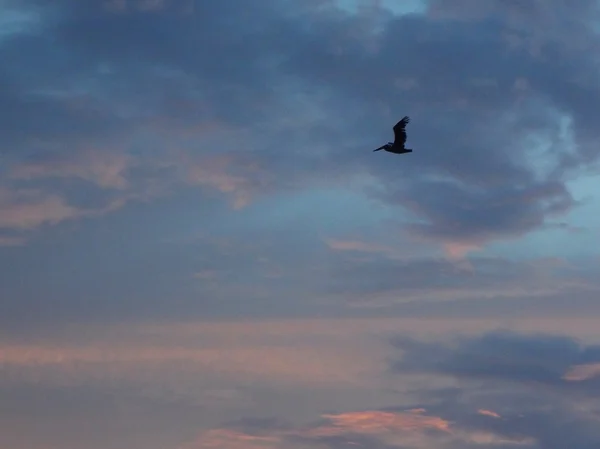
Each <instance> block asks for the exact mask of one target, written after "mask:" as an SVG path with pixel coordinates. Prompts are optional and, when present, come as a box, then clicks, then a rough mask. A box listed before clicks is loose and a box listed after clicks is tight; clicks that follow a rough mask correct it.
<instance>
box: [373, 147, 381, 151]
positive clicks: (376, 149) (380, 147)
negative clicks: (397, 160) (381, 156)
mask: <svg viewBox="0 0 600 449" xmlns="http://www.w3.org/2000/svg"><path fill="white" fill-rule="evenodd" d="M379 150H383V147H379V148H377V149H375V150H373V152H375V151H379Z"/></svg>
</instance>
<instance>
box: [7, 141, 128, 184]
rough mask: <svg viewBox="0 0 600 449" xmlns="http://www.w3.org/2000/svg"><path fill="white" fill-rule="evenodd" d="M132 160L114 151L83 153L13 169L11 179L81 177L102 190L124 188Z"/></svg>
mask: <svg viewBox="0 0 600 449" xmlns="http://www.w3.org/2000/svg"><path fill="white" fill-rule="evenodd" d="M133 163H134V159H133V158H132V157H131V156H129V155H127V154H124V153H119V152H114V151H100V150H85V151H81V152H79V153H77V155H76V156H75V157H73V158H69V159H54V160H50V161H44V162H35V163H24V164H20V165H17V166H16V167H14V168H13V169H12V171H11V173H10V177H11V178H12V179H24V180H32V179H40V178H80V179H83V180H86V181H89V182H92V183H94V184H96V185H98V186H99V187H102V188H111V189H125V188H126V187H127V186H128V181H127V178H126V171H127V169H128V168H129V167H130V166H132V165H133Z"/></svg>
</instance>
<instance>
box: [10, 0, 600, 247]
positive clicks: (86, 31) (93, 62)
mask: <svg viewBox="0 0 600 449" xmlns="http://www.w3.org/2000/svg"><path fill="white" fill-rule="evenodd" d="M463 3H464V2H463ZM118 4H119V3H115V4H114V5H113V6H114V7H113V8H107V6H106V3H104V2H100V1H98V2H95V1H86V2H75V1H70V0H64V1H60V2H54V3H53V4H52V5H48V4H47V3H45V2H35V1H28V2H24V3H23V6H21V7H22V8H25V7H31V8H38V9H39V11H41V18H42V19H41V24H39V25H37V26H36V27H34V28H32V29H30V30H26V32H21V33H17V34H14V35H12V36H10V37H9V38H5V39H4V40H3V41H2V43H0V56H1V57H2V58H3V61H4V66H5V67H6V69H5V74H4V75H3V76H4V79H5V81H4V82H3V84H4V86H6V87H5V88H4V89H2V92H4V94H2V95H3V96H4V97H5V98H6V101H5V102H3V104H4V105H8V106H6V107H5V109H4V111H5V112H0V114H4V115H6V117H7V118H10V120H4V121H3V123H4V124H5V127H6V129H5V130H4V131H5V133H3V135H7V136H9V137H10V139H11V142H12V144H11V145H10V148H11V150H12V151H20V152H26V151H32V150H34V149H36V148H39V147H44V146H48V145H49V143H48V142H49V141H52V142H53V145H54V147H56V146H57V145H58V146H61V145H60V143H57V142H59V141H60V142H62V143H63V145H62V146H63V147H67V148H62V150H63V151H69V148H70V151H73V150H74V148H73V145H69V140H68V139H72V138H73V136H78V137H79V138H80V139H104V138H106V136H112V137H113V138H117V136H123V135H127V134H128V133H133V132H134V131H136V132H140V129H143V130H145V131H144V132H148V130H149V129H152V128H151V126H153V125H152V124H156V121H157V120H163V121H166V122H168V123H170V124H171V126H178V125H185V126H193V125H194V124H199V123H205V122H207V121H214V120H217V121H220V122H222V123H226V124H228V126H231V127H233V129H236V130H238V131H239V132H242V131H243V132H245V133H246V134H245V137H244V139H243V143H240V141H238V142H237V143H233V142H232V143H228V145H227V147H226V148H219V149H218V151H225V152H230V151H232V154H245V155H246V157H248V156H250V155H251V159H252V160H253V161H254V162H255V163H258V164H259V165H260V166H261V167H262V168H263V171H262V172H261V174H260V175H259V176H261V177H263V178H264V179H269V181H267V182H262V183H261V184H260V187H259V188H258V190H259V191H264V192H272V191H274V190H275V189H279V188H289V187H291V186H294V187H298V186H303V185H306V184H308V183H315V182H320V181H322V180H323V179H328V180H334V181H335V182H337V183H344V184H345V183H347V182H348V181H347V180H348V179H349V176H350V175H351V174H361V173H370V174H372V175H375V176H376V178H377V179H378V181H380V182H381V183H382V187H383V190H382V192H380V193H379V194H377V195H376V196H377V197H378V198H380V199H382V200H383V201H385V202H386V204H389V205H399V206H402V207H403V208H407V209H409V210H411V211H412V212H413V213H414V214H416V216H417V217H418V218H419V219H420V220H421V221H422V224H419V225H411V226H409V229H410V230H412V231H413V232H415V233H417V234H418V235H420V236H424V237H427V238H431V239H434V240H438V241H439V240H441V241H451V242H456V241H459V242H470V243H473V242H475V243H481V242H486V241H489V240H491V239H498V238H505V237H512V236H516V235H520V234H523V233H525V232H529V231H531V230H534V229H537V228H539V227H540V226H543V225H544V223H545V222H546V221H547V220H548V219H549V218H551V217H552V216H553V215H560V214H564V213H565V212H567V211H569V210H570V209H571V208H572V207H573V206H574V204H575V203H574V201H573V199H572V198H571V196H570V194H569V192H568V190H567V189H566V187H565V184H564V174H565V170H566V169H567V168H568V169H570V170H576V169H578V168H579V167H580V166H581V164H584V163H585V164H587V163H591V162H593V161H595V160H596V159H597V156H598V149H597V146H596V145H595V144H594V142H595V141H596V140H597V139H596V137H597V131H596V129H597V126H596V121H597V114H596V113H595V111H594V110H593V106H591V105H593V104H595V103H596V102H595V101H594V98H598V96H599V92H600V89H599V88H598V85H597V81H596V79H597V73H598V71H597V65H596V60H595V59H594V57H590V55H593V54H595V52H593V50H595V49H596V47H597V44H596V43H595V42H597V40H596V39H595V34H594V33H595V32H594V30H593V26H592V22H593V18H594V17H596V16H595V10H594V5H593V3H592V2H578V4H577V5H576V7H571V6H569V7H567V6H565V4H564V2H562V1H558V0H556V1H554V2H549V3H548V4H543V5H542V4H541V3H539V2H535V3H532V4H531V5H529V4H528V5H525V6H524V5H521V3H520V2H501V1H495V2H492V1H490V2H482V3H481V4H479V3H478V5H477V6H473V5H471V7H470V8H469V9H468V11H470V13H463V11H464V10H463V9H460V10H459V9H457V6H456V5H454V4H452V3H451V2H445V1H436V2H430V4H429V9H428V11H427V13H426V14H424V15H419V14H412V15H406V16H392V15H390V14H386V13H385V12H384V11H383V10H381V11H376V10H375V11H372V14H369V15H364V16H355V15H349V14H346V13H343V12H342V11H341V10H336V9H335V8H333V7H325V8H323V7H318V4H317V3H307V4H302V5H298V4H295V3H286V2H283V3H279V2H261V3H260V5H255V6H253V7H252V8H247V7H245V6H244V7H242V6H241V3H240V2H239V1H236V0H227V1H223V2H219V3H218V4H210V5H209V4H208V3H204V2H185V1H181V2H177V1H173V2H168V1H164V2H158V3H156V7H153V8H149V7H148V5H146V6H144V4H143V3H136V2H121V3H120V4H122V5H125V6H126V8H125V9H119V8H116V6H115V5H118ZM244 5H245V4H244ZM192 6H193V7H192ZM321 6H322V5H321ZM459 11H460V12H461V13H460V14H458V12H459ZM567 11H568V13H566V12H567ZM457 16H462V18H463V19H464V20H459V21H457V20H455V19H456V17H457ZM552 30H553V31H552ZM557 30H560V33H558V32H557ZM533 43H535V50H536V51H533V50H532V45H533ZM23 49H26V51H25V50H23ZM42 65H43V66H44V70H41V69H40V68H41V67H42ZM14 86H17V87H18V89H13V87H14ZM301 97H304V99H305V102H306V103H308V104H306V103H304V104H302V103H300V101H299V99H300V98H301ZM9 111H13V112H10V113H9ZM315 111H319V112H320V113H318V115H317V116H318V119H317V120H310V119H309V117H311V116H315ZM405 113H406V114H409V115H411V116H412V117H413V123H411V125H410V134H409V143H410V145H411V146H413V147H414V148H415V150H416V152H415V153H413V154H412V155H410V157H405V158H403V159H399V158H396V159H391V158H389V157H388V156H389V155H377V156H381V157H375V156H373V157H367V155H366V153H365V152H368V151H369V149H370V148H371V147H373V146H374V145H377V144H378V143H379V141H382V140H386V139H388V138H389V135H390V134H391V125H392V124H393V123H394V121H395V120H396V119H397V118H398V116H399V115H403V114H405ZM563 116H565V117H569V118H571V119H572V126H573V128H572V130H573V138H574V139H575V144H576V147H575V149H574V150H570V149H569V148H568V145H567V142H565V141H562V140H561V139H562V138H563V137H562V136H561V134H560V133H559V132H558V130H559V124H560V119H561V117H563ZM284 118H285V120H284ZM532 136H538V137H540V136H541V137H546V138H548V139H550V140H551V141H553V142H554V145H553V146H552V148H551V150H549V152H548V153H547V154H546V155H544V156H540V157H538V156H534V155H532V152H533V149H532V144H530V143H528V139H530V138H531V137H532ZM163 137H164V136H163ZM65 139H67V140H65ZM162 144H164V146H169V144H170V143H169V140H168V139H167V140H164V142H162ZM205 148H206V147H205ZM213 148H214V147H213ZM317 149H318V150H317ZM75 151H77V150H75ZM211 151H214V150H211ZM369 156H371V155H369ZM541 158H544V160H546V159H547V160H548V162H549V163H550V168H549V169H547V170H546V171H545V172H543V173H541V174H540V168H539V167H536V166H537V165H540V164H539V161H540V160H541ZM552 159H554V160H553V161H552ZM391 161H393V162H391ZM239 163H242V164H245V163H246V162H239Z"/></svg>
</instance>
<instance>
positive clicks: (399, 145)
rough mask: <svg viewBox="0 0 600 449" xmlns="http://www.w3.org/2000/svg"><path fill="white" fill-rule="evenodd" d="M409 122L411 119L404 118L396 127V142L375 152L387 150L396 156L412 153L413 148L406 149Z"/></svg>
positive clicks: (389, 143) (387, 144)
mask: <svg viewBox="0 0 600 449" xmlns="http://www.w3.org/2000/svg"><path fill="white" fill-rule="evenodd" d="M409 122H410V118H409V117H408V116H405V117H404V118H402V120H400V121H399V122H398V123H396V124H395V125H394V141H393V142H388V143H386V144H385V145H382V146H380V147H379V148H377V149H375V150H373V151H379V150H385V151H387V152H389V153H394V154H405V153H412V149H411V148H405V147H404V145H405V144H406V125H407V124H408V123H409Z"/></svg>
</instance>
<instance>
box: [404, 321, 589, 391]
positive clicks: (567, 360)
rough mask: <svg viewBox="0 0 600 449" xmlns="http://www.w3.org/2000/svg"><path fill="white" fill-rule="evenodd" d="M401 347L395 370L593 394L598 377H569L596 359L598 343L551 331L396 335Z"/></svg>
mask: <svg viewBox="0 0 600 449" xmlns="http://www.w3.org/2000/svg"><path fill="white" fill-rule="evenodd" d="M393 345H394V346H395V347H397V348H398V349H402V350H403V355H402V359H401V360H400V361H399V362H398V363H397V364H396V365H395V366H394V369H395V370H397V371H403V370H409V371H417V372H431V373H436V374H442V375H449V376H453V377H456V378H458V379H466V380H481V381H489V382H502V381H507V382H516V383H523V384H531V385H535V384H539V385H549V386H553V387H557V388H564V389H566V390H567V391H570V392H572V393H574V392H577V391H579V392H581V391H586V392H588V393H589V392H595V393H594V394H598V385H599V383H598V379H597V378H596V376H594V375H590V377H589V378H587V379H579V380H577V381H574V380H572V379H569V378H568V377H569V376H568V374H569V372H570V370H571V369H573V368H574V367H576V366H578V365H590V364H597V363H600V346H598V345H585V344H583V343H580V342H578V341H576V340H574V339H573V338H569V337H563V336H555V335H520V334H514V333H511V332H503V331H497V332H493V333H489V334H486V335H483V336H481V337H460V338H457V339H456V341H455V342H454V343H449V344H440V343H422V342H417V341H414V340H411V339H406V338H404V337H398V338H396V339H395V340H394V341H393Z"/></svg>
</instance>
